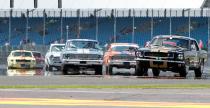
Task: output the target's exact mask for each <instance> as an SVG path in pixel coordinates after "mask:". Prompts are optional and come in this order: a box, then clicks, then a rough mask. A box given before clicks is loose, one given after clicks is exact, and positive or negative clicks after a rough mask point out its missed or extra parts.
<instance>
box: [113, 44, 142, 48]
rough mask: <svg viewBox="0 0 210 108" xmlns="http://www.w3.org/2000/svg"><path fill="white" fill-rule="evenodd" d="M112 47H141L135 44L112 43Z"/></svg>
mask: <svg viewBox="0 0 210 108" xmlns="http://www.w3.org/2000/svg"><path fill="white" fill-rule="evenodd" d="M111 46H133V47H139V45H138V44H135V43H111Z"/></svg>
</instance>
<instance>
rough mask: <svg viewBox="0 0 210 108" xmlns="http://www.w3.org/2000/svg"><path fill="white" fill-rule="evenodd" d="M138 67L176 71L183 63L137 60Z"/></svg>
mask: <svg viewBox="0 0 210 108" xmlns="http://www.w3.org/2000/svg"><path fill="white" fill-rule="evenodd" d="M137 62H138V64H137V65H139V66H140V67H145V68H158V69H167V70H171V69H172V70H177V69H180V68H182V67H184V66H185V62H184V61H172V60H154V59H137Z"/></svg>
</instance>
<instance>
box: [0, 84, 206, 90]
mask: <svg viewBox="0 0 210 108" xmlns="http://www.w3.org/2000/svg"><path fill="white" fill-rule="evenodd" d="M25 88H30V89H31V88H41V89H56V88H75V89H76V88H86V89H152V88H157V89H158V88H161V89H162V88H165V89H182V88H183V89H196V88H210V84H171V85H168V84H156V85H154V84H152V85H151V84H145V85H125V86H124V85H11V86H10V85H5V86H0V89H25Z"/></svg>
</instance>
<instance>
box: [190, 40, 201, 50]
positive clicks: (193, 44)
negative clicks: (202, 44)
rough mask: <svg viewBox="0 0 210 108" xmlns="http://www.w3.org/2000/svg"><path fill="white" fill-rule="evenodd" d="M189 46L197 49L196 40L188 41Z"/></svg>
mask: <svg viewBox="0 0 210 108" xmlns="http://www.w3.org/2000/svg"><path fill="white" fill-rule="evenodd" d="M190 48H191V50H193V51H198V50H199V48H198V45H197V43H196V41H194V40H193V41H191V42H190Z"/></svg>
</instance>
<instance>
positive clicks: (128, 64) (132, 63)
mask: <svg viewBox="0 0 210 108" xmlns="http://www.w3.org/2000/svg"><path fill="white" fill-rule="evenodd" d="M109 65H110V66H114V67H135V66H136V61H123V60H111V61H110V62H109Z"/></svg>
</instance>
